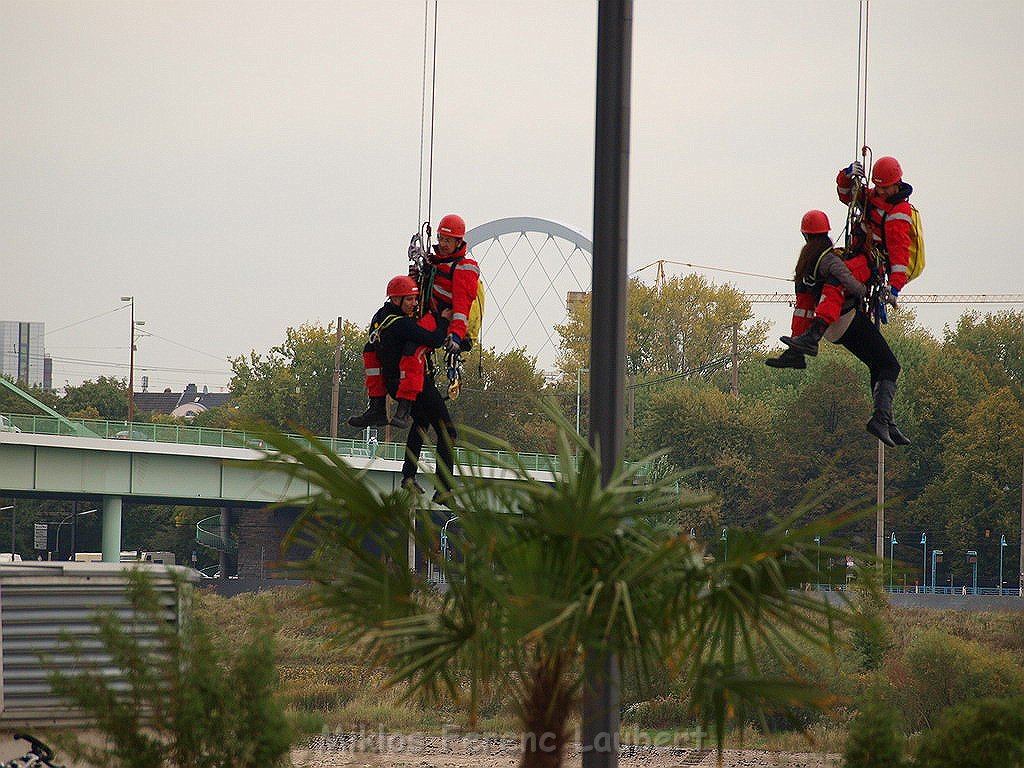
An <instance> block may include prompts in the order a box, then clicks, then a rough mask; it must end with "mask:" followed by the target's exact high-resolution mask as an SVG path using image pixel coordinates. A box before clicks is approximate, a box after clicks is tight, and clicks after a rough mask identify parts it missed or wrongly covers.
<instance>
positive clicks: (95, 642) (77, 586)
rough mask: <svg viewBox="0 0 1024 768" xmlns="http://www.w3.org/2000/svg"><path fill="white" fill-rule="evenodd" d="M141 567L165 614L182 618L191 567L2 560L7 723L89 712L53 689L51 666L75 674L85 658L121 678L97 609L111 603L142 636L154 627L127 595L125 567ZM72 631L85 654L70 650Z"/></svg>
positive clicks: (1, 690)
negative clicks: (183, 588)
mask: <svg viewBox="0 0 1024 768" xmlns="http://www.w3.org/2000/svg"><path fill="white" fill-rule="evenodd" d="M129 568H141V569H144V570H145V571H146V573H147V574H148V575H149V576H150V577H151V579H152V582H153V587H154V588H155V589H156V590H157V592H158V594H159V595H160V597H161V602H162V605H163V608H164V612H163V618H164V620H165V621H167V622H169V623H172V624H179V623H180V618H181V606H180V605H179V602H178V592H177V589H176V586H175V578H176V577H177V578H179V579H184V580H185V581H186V582H192V581H196V580H197V576H196V574H195V573H194V572H192V571H189V570H188V569H185V568H180V567H175V566H165V565H152V564H140V563H71V562H38V563H19V564H14V565H7V564H4V565H0V727H5V728H6V727H11V728H13V727H21V726H28V727H42V726H55V725H63V724H72V723H79V722H81V721H82V719H83V718H82V716H81V715H80V714H79V713H76V712H75V711H74V710H71V709H69V708H68V707H67V706H66V705H65V704H64V703H63V702H61V700H60V699H59V698H58V697H57V696H56V694H54V693H53V691H52V689H51V687H50V684H49V675H50V674H51V672H52V671H59V672H62V673H64V674H70V673H72V672H73V671H74V669H75V668H76V667H79V666H80V665H81V664H84V665H85V666H88V667H89V668H90V669H92V670H100V671H101V672H102V673H103V674H104V675H108V676H110V677H113V678H116V677H117V676H118V675H119V674H120V670H118V669H116V668H114V667H113V666H112V665H111V662H110V658H109V656H108V655H107V654H106V652H105V651H104V649H103V646H102V643H101V642H100V639H99V630H98V627H97V624H96V622H95V618H96V615H97V612H98V611H100V610H112V611H114V613H115V614H116V615H117V616H118V618H119V619H121V621H122V622H125V623H126V624H128V623H130V624H131V626H132V631H133V633H134V634H135V635H136V636H137V637H139V638H143V639H144V638H146V637H148V636H152V635H154V634H155V627H154V626H153V625H152V623H150V624H149V625H147V624H146V621H147V619H146V617H143V616H139V615H136V614H135V613H134V612H133V611H132V609H131V607H130V605H129V602H128V599H127V597H126V584H127V580H126V578H125V576H126V572H127V570H128V569H129ZM71 638H73V639H74V640H75V641H76V642H77V643H78V645H79V646H80V648H81V649H82V654H83V658H82V659H76V657H75V656H74V655H73V654H71V653H69V649H68V641H69V639H71Z"/></svg>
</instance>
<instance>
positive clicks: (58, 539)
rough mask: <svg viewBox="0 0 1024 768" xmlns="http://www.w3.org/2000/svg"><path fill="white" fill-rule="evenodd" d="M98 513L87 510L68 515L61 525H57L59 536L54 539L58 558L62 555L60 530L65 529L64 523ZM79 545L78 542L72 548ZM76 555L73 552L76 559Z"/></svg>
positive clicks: (93, 510) (72, 554)
mask: <svg viewBox="0 0 1024 768" xmlns="http://www.w3.org/2000/svg"><path fill="white" fill-rule="evenodd" d="M96 511H97V510H95V509H87V510H85V512H72V513H71V514H70V515H68V516H67V517H65V518H64V519H63V520H61V521H60V522H59V523H57V535H56V536H55V537H54V544H53V548H54V549H55V550H56V551H57V554H58V556H59V555H60V529H61V528H63V527H64V523H66V522H67V521H68V520H71V519H72V518H74V517H83V516H85V515H91V514H92V513H93V512H96ZM77 543H78V542H74V543H73V545H72V546H74V544H77ZM74 555H75V553H74V552H72V553H71V556H72V557H74Z"/></svg>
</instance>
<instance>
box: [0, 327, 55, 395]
mask: <svg viewBox="0 0 1024 768" xmlns="http://www.w3.org/2000/svg"><path fill="white" fill-rule="evenodd" d="M44 326H45V323H26V322H21V321H18V320H0V375H2V376H7V377H9V378H11V379H13V380H14V381H20V382H22V383H24V384H27V385H28V386H30V387H41V388H43V389H52V388H53V366H52V361H51V360H50V358H49V356H48V355H47V354H46V351H45V350H44V349H43V339H44V336H45V331H44Z"/></svg>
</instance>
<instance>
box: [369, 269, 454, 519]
mask: <svg viewBox="0 0 1024 768" xmlns="http://www.w3.org/2000/svg"><path fill="white" fill-rule="evenodd" d="M387 294H388V301H387V303H385V305H384V307H382V314H383V320H382V322H381V324H380V327H379V328H378V331H377V335H376V340H375V346H376V349H377V356H378V358H379V360H380V366H381V375H382V377H383V380H384V386H385V388H386V390H387V392H388V394H389V395H391V396H392V397H394V398H396V399H397V400H398V401H399V404H400V406H401V404H402V403H405V402H409V401H408V400H405V399H403V394H405V393H404V390H403V383H404V382H405V381H406V379H407V378H408V377H407V375H406V373H407V371H406V370H405V369H403V367H402V366H403V363H404V362H405V361H406V360H407V359H408V358H410V357H412V358H416V359H418V360H421V361H423V369H422V370H423V376H422V377H421V379H420V381H419V382H417V384H418V387H419V391H418V393H417V394H416V397H415V399H414V400H413V401H412V402H411V409H410V414H411V417H412V428H411V429H410V430H409V435H408V437H407V438H406V442H405V461H404V462H403V464H402V487H403V488H406V489H408V490H410V491H412V492H414V493H417V494H422V493H423V488H422V487H421V486H420V485H419V483H417V482H416V470H417V468H418V466H419V458H420V453H421V451H422V450H423V440H424V437H425V435H426V432H427V430H428V429H433V430H434V434H435V436H436V438H437V442H436V445H437V472H436V478H435V485H436V490H435V492H434V502H435V503H441V504H443V503H445V500H446V498H447V493H448V491H450V490H451V477H452V447H453V446H454V445H455V440H456V438H457V437H458V433H457V432H456V430H455V424H454V422H453V421H452V417H451V415H450V414H449V413H448V407H447V406H446V405H445V403H444V400H443V399H442V397H441V393H440V392H438V390H437V386H436V385H435V384H434V370H433V365H432V363H431V360H430V358H429V351H430V350H431V349H434V348H435V347H438V346H441V345H442V344H443V343H444V341H445V339H446V338H448V337H449V335H450V333H449V332H450V325H449V320H450V318H451V316H452V311H451V310H450V309H444V310H442V311H441V312H440V314H439V315H434V314H433V313H428V314H426V315H424V316H423V317H421V318H419V319H418V320H417V316H418V311H417V309H418V307H417V304H418V301H419V295H420V290H419V286H418V285H417V284H416V281H415V280H414V279H413V278H412V277H410V276H408V275H399V276H397V277H394V278H392V279H391V281H390V282H389V283H388V289H387Z"/></svg>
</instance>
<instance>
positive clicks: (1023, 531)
mask: <svg viewBox="0 0 1024 768" xmlns="http://www.w3.org/2000/svg"><path fill="white" fill-rule="evenodd" d="M1017 578H1018V582H1017V594H1019V595H1020V596H1021V597H1024V457H1022V458H1021V463H1020V575H1019V576H1018V577H1017Z"/></svg>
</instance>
